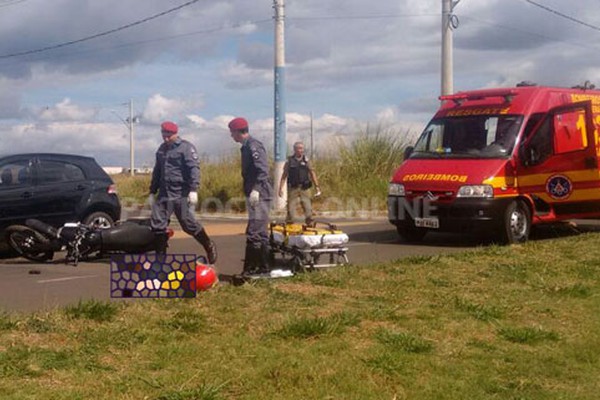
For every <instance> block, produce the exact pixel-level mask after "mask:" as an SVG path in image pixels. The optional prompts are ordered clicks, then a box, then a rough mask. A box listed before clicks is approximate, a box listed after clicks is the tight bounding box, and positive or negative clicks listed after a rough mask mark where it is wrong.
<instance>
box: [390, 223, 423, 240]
mask: <svg viewBox="0 0 600 400" xmlns="http://www.w3.org/2000/svg"><path fill="white" fill-rule="evenodd" d="M396 230H397V231H398V235H400V237H401V238H402V239H404V240H405V241H407V242H409V243H414V242H420V241H422V240H423V238H424V237H425V235H426V234H427V230H426V229H422V228H415V227H412V226H410V227H409V226H406V225H396Z"/></svg>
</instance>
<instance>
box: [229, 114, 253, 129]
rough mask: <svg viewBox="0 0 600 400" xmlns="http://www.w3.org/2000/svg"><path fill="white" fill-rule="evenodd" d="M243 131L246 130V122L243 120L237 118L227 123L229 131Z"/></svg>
mask: <svg viewBox="0 0 600 400" xmlns="http://www.w3.org/2000/svg"><path fill="white" fill-rule="evenodd" d="M245 129H248V121H246V120H245V119H244V118H241V117H237V118H234V119H232V120H231V122H229V130H231V131H243V130H245Z"/></svg>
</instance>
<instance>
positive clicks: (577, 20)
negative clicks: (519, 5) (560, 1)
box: [524, 0, 600, 31]
mask: <svg viewBox="0 0 600 400" xmlns="http://www.w3.org/2000/svg"><path fill="white" fill-rule="evenodd" d="M524 1H525V2H527V3H529V4H531V5H534V6H536V7H539V8H541V9H542V10H545V11H548V12H550V13H552V14H555V15H558V16H559V17H562V18H566V19H568V20H569V21H572V22H575V23H578V24H580V25H583V26H587V27H588V28H592V29H594V30H597V31H600V27H597V26H595V25H592V24H588V23H587V22H584V21H581V20H579V19H576V18H574V17H571V16H570V15H567V14H563V13H561V12H560V11H556V10H554V9H552V8H550V7H548V6H545V5H543V4H539V3H536V2H535V1H533V0H524Z"/></svg>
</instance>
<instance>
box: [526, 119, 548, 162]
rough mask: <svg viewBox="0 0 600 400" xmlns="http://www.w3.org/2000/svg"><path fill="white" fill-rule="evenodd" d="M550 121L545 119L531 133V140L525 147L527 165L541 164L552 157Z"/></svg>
mask: <svg viewBox="0 0 600 400" xmlns="http://www.w3.org/2000/svg"><path fill="white" fill-rule="evenodd" d="M551 121H552V119H551V118H546V119H545V120H544V122H542V124H541V125H538V129H537V130H536V131H535V132H533V137H532V138H531V141H530V142H529V144H528V146H527V148H528V155H527V161H528V162H527V164H528V165H537V164H541V163H543V162H544V161H545V160H546V159H547V158H548V157H550V156H551V155H552V152H553V146H552V145H553V143H552V136H553V135H552V129H551Z"/></svg>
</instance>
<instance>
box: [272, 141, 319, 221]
mask: <svg viewBox="0 0 600 400" xmlns="http://www.w3.org/2000/svg"><path fill="white" fill-rule="evenodd" d="M286 179H287V188H288V202H287V217H286V219H285V222H286V223H292V222H294V216H295V214H296V208H297V206H298V202H300V204H301V205H302V209H303V210H304V221H305V223H306V225H313V224H314V221H313V219H312V205H311V193H310V188H311V187H312V186H313V183H314V185H315V190H316V193H315V196H320V195H321V189H320V187H319V181H318V180H317V175H316V174H315V171H314V170H313V169H312V167H311V165H310V163H309V162H308V159H307V158H306V156H305V155H304V143H302V142H296V143H294V154H292V155H291V156H290V157H289V158H288V159H287V161H286V162H285V165H284V166H283V174H282V175H281V181H280V182H279V197H283V185H284V184H285V180H286Z"/></svg>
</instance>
